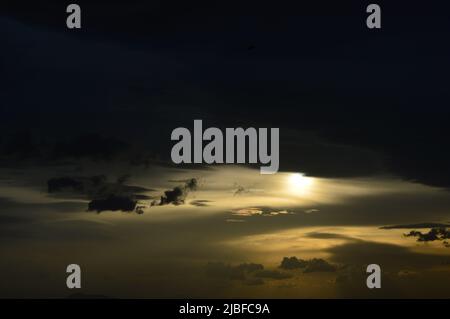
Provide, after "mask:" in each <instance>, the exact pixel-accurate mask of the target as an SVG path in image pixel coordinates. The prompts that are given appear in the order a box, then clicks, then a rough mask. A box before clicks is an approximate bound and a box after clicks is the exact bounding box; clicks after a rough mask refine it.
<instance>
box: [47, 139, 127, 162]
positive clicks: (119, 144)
mask: <svg viewBox="0 0 450 319" xmlns="http://www.w3.org/2000/svg"><path fill="white" fill-rule="evenodd" d="M129 149H130V145H129V144H128V143H126V142H124V141H121V140H119V139H116V138H113V137H103V136H100V135H97V134H89V135H82V136H78V137H75V138H73V139H71V140H69V141H67V142H64V141H62V142H58V143H56V145H55V146H54V149H53V156H54V157H55V158H91V159H94V160H111V159H113V158H115V157H117V156H119V155H120V154H123V153H125V152H127V151H129Z"/></svg>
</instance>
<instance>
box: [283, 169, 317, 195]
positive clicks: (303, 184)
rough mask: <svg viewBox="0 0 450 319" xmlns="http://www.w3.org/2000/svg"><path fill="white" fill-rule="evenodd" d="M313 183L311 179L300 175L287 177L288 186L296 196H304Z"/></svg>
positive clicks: (294, 174)
mask: <svg viewBox="0 0 450 319" xmlns="http://www.w3.org/2000/svg"><path fill="white" fill-rule="evenodd" d="M312 183H313V178H312V177H307V176H305V175H304V174H302V173H292V174H290V175H289V184H290V186H291V189H292V191H293V192H294V193H296V194H304V193H305V192H308V190H309V189H310V187H311V185H312Z"/></svg>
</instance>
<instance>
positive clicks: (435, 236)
mask: <svg viewBox="0 0 450 319" xmlns="http://www.w3.org/2000/svg"><path fill="white" fill-rule="evenodd" d="M404 235H405V237H417V241H418V242H428V241H436V240H439V241H440V240H443V241H444V245H445V246H447V244H448V243H447V244H446V241H445V239H450V231H448V230H447V228H445V227H436V228H431V229H430V230H429V231H428V232H427V233H422V232H420V231H417V230H411V231H410V232H409V233H407V234H404Z"/></svg>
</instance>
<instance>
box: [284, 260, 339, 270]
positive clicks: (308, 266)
mask: <svg viewBox="0 0 450 319" xmlns="http://www.w3.org/2000/svg"><path fill="white" fill-rule="evenodd" d="M279 268H282V269H303V272H304V273H310V272H334V271H336V270H337V267H336V266H335V265H332V264H330V263H328V262H327V261H326V260H324V259H321V258H313V259H309V260H303V259H298V258H297V257H295V256H292V257H284V258H283V260H282V261H281V264H280V266H279Z"/></svg>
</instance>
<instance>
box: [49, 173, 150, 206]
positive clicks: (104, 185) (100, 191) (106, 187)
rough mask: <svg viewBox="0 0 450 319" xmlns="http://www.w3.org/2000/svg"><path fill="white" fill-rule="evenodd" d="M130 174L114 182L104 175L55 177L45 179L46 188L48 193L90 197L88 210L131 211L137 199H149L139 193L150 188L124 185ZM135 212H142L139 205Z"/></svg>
mask: <svg viewBox="0 0 450 319" xmlns="http://www.w3.org/2000/svg"><path fill="white" fill-rule="evenodd" d="M129 178H130V176H129V175H128V174H127V175H122V176H120V177H119V178H118V179H117V181H116V182H108V181H107V177H106V176H104V175H96V176H91V177H68V176H65V177H56V178H51V179H49V180H48V181H47V189H48V193H50V194H58V193H72V194H76V195H81V196H82V197H87V198H88V199H91V201H90V202H89V204H88V208H87V210H88V211H97V212H99V213H100V212H102V211H107V210H110V211H118V210H120V211H126V212H129V211H133V210H134V209H135V208H136V204H137V203H138V201H139V200H145V199H151V198H152V197H151V196H148V195H145V194H139V193H142V192H146V191H150V189H147V188H144V187H140V186H133V185H125V184H124V183H125V182H126V181H127V180H128V179H129ZM136 212H137V213H142V212H143V209H142V206H139V210H136Z"/></svg>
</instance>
